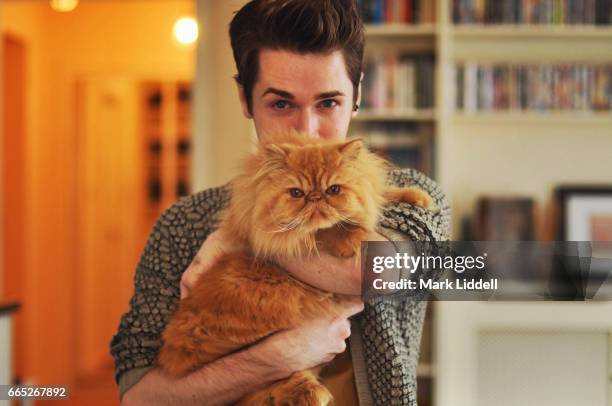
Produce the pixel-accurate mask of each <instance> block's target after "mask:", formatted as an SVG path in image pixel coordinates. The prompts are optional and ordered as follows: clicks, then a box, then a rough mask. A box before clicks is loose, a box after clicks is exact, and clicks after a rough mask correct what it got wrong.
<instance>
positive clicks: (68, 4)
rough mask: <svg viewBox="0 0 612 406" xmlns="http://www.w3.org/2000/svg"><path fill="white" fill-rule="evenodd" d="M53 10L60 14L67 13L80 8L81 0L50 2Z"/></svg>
mask: <svg viewBox="0 0 612 406" xmlns="http://www.w3.org/2000/svg"><path fill="white" fill-rule="evenodd" d="M49 4H50V5H51V8H52V9H53V10H55V11H59V12H60V13H67V12H69V11H72V10H74V9H75V8H76V6H78V4H79V0H50V1H49Z"/></svg>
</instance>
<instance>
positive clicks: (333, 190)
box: [325, 185, 340, 195]
mask: <svg viewBox="0 0 612 406" xmlns="http://www.w3.org/2000/svg"><path fill="white" fill-rule="evenodd" d="M325 193H327V194H328V195H337V194H338V193H340V185H331V186H330V187H328V188H327V190H326V191H325Z"/></svg>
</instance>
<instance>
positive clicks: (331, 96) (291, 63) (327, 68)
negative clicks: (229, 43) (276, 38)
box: [240, 49, 355, 139]
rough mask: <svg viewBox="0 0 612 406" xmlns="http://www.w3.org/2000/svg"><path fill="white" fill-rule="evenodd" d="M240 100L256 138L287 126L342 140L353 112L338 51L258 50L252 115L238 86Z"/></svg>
mask: <svg viewBox="0 0 612 406" xmlns="http://www.w3.org/2000/svg"><path fill="white" fill-rule="evenodd" d="M240 99H241V102H242V108H243V112H244V114H245V116H246V117H248V118H253V121H254V122H255V129H256V131H257V136H258V137H259V139H262V138H263V137H265V136H266V134H269V133H274V132H279V131H283V132H284V131H289V130H296V131H299V132H302V133H307V134H310V135H311V136H313V137H321V138H335V139H344V138H345V137H346V134H347V131H348V126H349V122H350V119H351V117H352V116H353V115H354V114H355V113H354V111H353V106H354V102H353V84H352V83H351V81H350V79H349V77H348V74H347V71H346V66H345V63H344V57H343V56H342V52H341V51H334V52H332V53H330V54H305V55H302V54H296V53H292V52H288V51H279V50H269V49H263V50H262V51H261V52H260V54H259V75H258V78H257V81H256V83H255V85H254V87H253V92H252V99H253V100H252V115H251V114H249V112H248V110H247V106H246V100H245V99H244V93H243V92H242V90H241V89H240Z"/></svg>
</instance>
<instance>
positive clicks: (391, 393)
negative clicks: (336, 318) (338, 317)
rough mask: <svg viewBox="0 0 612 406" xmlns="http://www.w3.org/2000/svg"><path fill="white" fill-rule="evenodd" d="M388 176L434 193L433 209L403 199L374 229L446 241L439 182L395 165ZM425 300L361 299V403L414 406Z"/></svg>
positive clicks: (445, 208)
mask: <svg viewBox="0 0 612 406" xmlns="http://www.w3.org/2000/svg"><path fill="white" fill-rule="evenodd" d="M388 181H389V182H390V183H392V184H394V185H396V186H399V187H402V186H410V185H416V186H419V187H420V188H422V189H423V190H425V191H426V192H427V193H429V195H430V196H431V197H432V198H433V200H434V204H435V206H436V207H435V208H434V210H427V209H423V208H420V207H415V206H413V205H410V204H407V203H400V204H391V205H389V206H388V207H387V208H386V210H384V212H383V215H382V219H381V221H380V222H379V227H378V230H377V231H378V232H379V233H380V234H382V235H383V236H385V237H386V238H387V239H389V240H391V241H447V240H448V239H449V232H450V214H451V213H450V207H449V205H448V203H447V201H446V197H445V195H444V193H443V192H442V190H441V189H440V187H439V186H438V185H437V184H436V183H435V182H434V181H433V180H431V179H430V178H428V177H427V176H425V175H424V174H422V173H421V172H419V171H416V170H414V169H395V170H392V171H390V172H389V175H388ZM426 309H427V301H423V300H415V299H414V298H410V297H407V296H406V297H399V298H395V299H391V300H385V299H381V298H376V299H374V300H373V301H372V302H370V303H366V307H365V310H364V312H363V313H362V317H361V323H360V328H361V332H362V338H361V341H362V348H363V351H364V353H365V360H366V371H367V372H366V375H367V381H368V384H369V385H368V386H369V391H366V392H365V395H364V397H363V398H362V404H366V405H369V404H374V405H408V406H416V396H417V395H416V377H417V376H416V367H417V363H418V360H419V354H420V345H421V334H422V330H423V321H424V318H425V311H426Z"/></svg>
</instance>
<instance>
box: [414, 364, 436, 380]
mask: <svg viewBox="0 0 612 406" xmlns="http://www.w3.org/2000/svg"><path fill="white" fill-rule="evenodd" d="M416 372H417V376H418V377H419V378H433V377H435V376H436V366H435V365H432V364H419V365H417V370H416Z"/></svg>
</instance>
